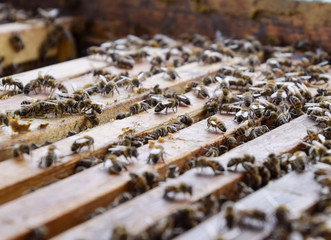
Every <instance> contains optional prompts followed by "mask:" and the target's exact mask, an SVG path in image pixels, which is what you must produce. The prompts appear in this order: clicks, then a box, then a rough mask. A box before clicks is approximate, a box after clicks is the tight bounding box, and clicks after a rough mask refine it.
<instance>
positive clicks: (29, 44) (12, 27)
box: [0, 17, 73, 67]
mask: <svg viewBox="0 0 331 240" xmlns="http://www.w3.org/2000/svg"><path fill="white" fill-rule="evenodd" d="M55 23H56V24H60V25H62V26H63V27H64V28H65V29H66V30H67V31H70V28H71V25H72V23H73V18H72V17H61V18H58V19H57V20H56V21H55ZM50 29H51V26H48V25H46V24H45V23H44V22H43V21H41V20H30V21H28V22H27V23H19V22H16V23H7V24H1V26H0V54H1V56H3V57H5V59H4V62H3V66H4V67H6V66H9V65H10V64H21V63H25V62H30V61H36V60H38V59H39V48H40V46H41V44H42V43H43V42H44V40H45V38H46V35H47V33H48V31H49V30H50ZM13 33H17V34H18V35H19V36H20V38H21V39H22V41H23V43H24V45H25V47H24V49H23V50H21V51H19V52H16V51H15V50H14V49H13V47H12V46H11V45H10V41H9V39H10V37H11V36H12V34H13ZM56 54H57V50H56V49H52V50H51V51H49V53H48V55H47V56H48V57H52V56H56Z"/></svg>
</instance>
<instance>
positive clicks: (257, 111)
mask: <svg viewBox="0 0 331 240" xmlns="http://www.w3.org/2000/svg"><path fill="white" fill-rule="evenodd" d="M250 110H251V111H252V112H253V113H254V115H255V116H256V117H257V118H261V117H262V115H263V111H264V107H263V106H262V105H261V104H260V103H258V102H253V103H252V104H251V106H250Z"/></svg>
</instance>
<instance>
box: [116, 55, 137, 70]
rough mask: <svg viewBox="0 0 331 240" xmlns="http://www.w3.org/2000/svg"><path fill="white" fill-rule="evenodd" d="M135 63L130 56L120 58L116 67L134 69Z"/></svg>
mask: <svg viewBox="0 0 331 240" xmlns="http://www.w3.org/2000/svg"><path fill="white" fill-rule="evenodd" d="M134 64H135V61H134V59H133V58H132V57H130V56H120V57H117V58H116V66H117V67H119V68H124V69H132V68H133V66H134Z"/></svg>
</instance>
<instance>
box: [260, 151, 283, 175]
mask: <svg viewBox="0 0 331 240" xmlns="http://www.w3.org/2000/svg"><path fill="white" fill-rule="evenodd" d="M263 165H264V166H265V167H266V168H267V169H268V170H269V172H270V175H271V178H279V177H280V176H281V174H282V173H281V161H280V158H279V157H277V156H276V155H275V154H274V153H271V154H269V156H268V158H267V160H266V161H265V162H264V163H263Z"/></svg>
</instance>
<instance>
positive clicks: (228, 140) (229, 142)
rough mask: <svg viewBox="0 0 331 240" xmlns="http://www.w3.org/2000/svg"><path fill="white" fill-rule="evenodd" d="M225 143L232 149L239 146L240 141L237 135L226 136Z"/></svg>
mask: <svg viewBox="0 0 331 240" xmlns="http://www.w3.org/2000/svg"><path fill="white" fill-rule="evenodd" d="M224 144H225V145H226V146H227V148H228V149H232V148H235V147H237V146H238V141H237V139H236V138H235V137H232V136H231V137H225V142H224Z"/></svg>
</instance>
